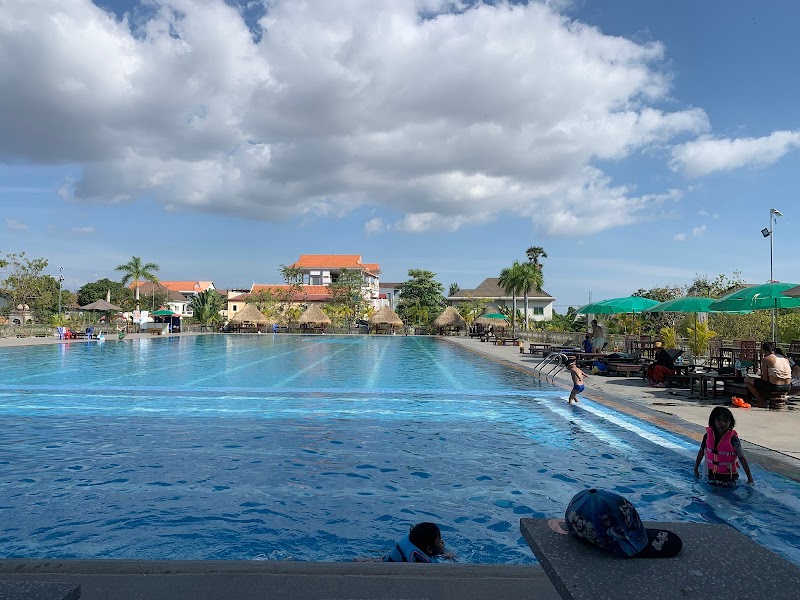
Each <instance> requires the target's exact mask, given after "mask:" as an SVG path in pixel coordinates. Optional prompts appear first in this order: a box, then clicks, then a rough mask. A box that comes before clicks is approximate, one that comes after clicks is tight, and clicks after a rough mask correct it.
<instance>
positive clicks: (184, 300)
mask: <svg viewBox="0 0 800 600" xmlns="http://www.w3.org/2000/svg"><path fill="white" fill-rule="evenodd" d="M137 286H138V288H139V296H140V297H141V296H153V290H154V289H155V292H156V295H161V296H167V303H166V306H165V308H168V309H170V310H171V311H173V312H176V313H178V314H180V315H182V316H184V317H191V316H192V308H191V302H192V298H193V297H195V296H199V295H200V293H201V292H204V291H206V290H213V289H214V282H212V281H158V282H157V283H155V284H154V283H151V282H150V281H134V282H133V283H131V284H130V286H129V287H130V288H131V289H132V290H135V289H136V287H137ZM142 308H143V309H145V310H146V308H147V307H142ZM150 308H153V307H150ZM155 308H159V307H155Z"/></svg>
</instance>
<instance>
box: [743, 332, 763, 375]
mask: <svg viewBox="0 0 800 600" xmlns="http://www.w3.org/2000/svg"><path fill="white" fill-rule="evenodd" d="M738 344H739V364H740V366H741V367H740V368H741V370H742V373H747V371H748V370H749V369H751V368H752V369H753V371H755V370H756V365H757V364H758V363H759V360H758V349H757V348H756V341H755V340H740V341H739V342H738Z"/></svg>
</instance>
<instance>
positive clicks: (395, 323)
mask: <svg viewBox="0 0 800 600" xmlns="http://www.w3.org/2000/svg"><path fill="white" fill-rule="evenodd" d="M369 322H370V324H371V325H391V326H392V327H401V326H402V325H403V321H402V320H401V319H400V317H398V316H397V313H396V312H394V311H393V310H392V309H391V308H389V307H388V306H382V307H381V308H380V309H379V310H378V312H376V313H375V314H374V315H372V316H371V317H370V318H369Z"/></svg>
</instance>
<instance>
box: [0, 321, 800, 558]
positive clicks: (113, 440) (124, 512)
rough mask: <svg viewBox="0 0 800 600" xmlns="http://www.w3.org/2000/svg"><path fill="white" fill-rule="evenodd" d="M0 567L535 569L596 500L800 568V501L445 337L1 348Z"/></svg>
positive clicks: (211, 339)
mask: <svg viewBox="0 0 800 600" xmlns="http://www.w3.org/2000/svg"><path fill="white" fill-rule="evenodd" d="M0 369H1V370H2V373H3V380H2V383H0V556H2V557H7V558H11V557H15V558H24V557H43V558H47V557H51V558H53V557H61V558H148V559H197V560H200V559H262V560H310V561H341V560H352V559H369V558H376V557H380V556H382V555H383V554H385V553H386V552H388V550H389V549H390V548H391V547H392V546H393V543H394V541H395V540H396V539H398V538H399V537H401V536H402V535H404V534H405V533H406V532H407V531H408V528H409V526H410V525H412V524H414V523H416V522H420V521H434V522H436V523H438V524H439V525H440V527H441V528H442V532H443V537H444V539H445V542H446V544H447V547H448V549H449V550H453V551H455V553H456V555H457V561H458V562H471V563H534V562H535V559H534V557H533V554H532V553H531V551H530V550H529V549H528V547H527V544H526V543H525V542H524V540H523V539H522V537H521V535H520V533H519V519H520V518H521V517H554V516H561V515H563V512H564V509H565V507H566V505H567V503H568V502H569V499H570V498H571V497H572V496H573V495H574V494H575V493H576V492H578V491H579V490H581V489H584V488H586V487H590V486H598V487H604V488H606V489H610V490H613V491H615V492H617V493H619V494H622V495H624V496H626V497H627V498H628V499H630V500H631V501H632V502H633V503H634V505H636V507H637V509H638V510H639V513H640V514H641V515H642V517H643V518H644V519H649V520H663V521H694V522H710V523H728V524H730V525H732V526H733V527H736V528H737V529H738V530H740V531H742V532H743V533H745V534H746V535H748V536H751V537H752V538H753V539H755V540H756V541H757V542H759V543H761V544H763V545H764V546H766V547H768V548H770V549H772V550H774V551H776V552H778V553H779V554H781V555H782V556H784V557H786V558H788V559H789V560H791V561H793V562H794V563H795V564H800V530H798V517H797V515H798V511H799V510H800V500H798V497H800V486H798V484H797V483H796V482H793V481H791V480H788V479H786V478H784V477H781V476H779V475H776V474H773V473H770V472H768V471H764V470H762V469H759V468H758V467H754V469H753V470H754V476H755V478H756V480H757V485H756V486H754V487H750V486H739V487H738V488H736V489H724V490H720V489H716V488H712V487H710V486H708V485H707V484H705V483H702V482H697V481H695V480H694V478H693V477H692V465H693V461H694V456H695V454H696V452H697V446H696V443H695V442H693V441H691V440H688V439H686V438H683V437H681V436H677V435H674V434H671V433H668V432H665V431H663V430H661V429H659V428H657V427H655V426H654V425H651V424H649V423H647V422H644V421H639V420H637V419H634V418H632V417H630V416H628V415H624V414H621V413H617V412H614V411H612V410H611V409H609V408H607V407H605V406H603V405H601V404H598V403H595V402H591V401H589V400H588V399H584V400H582V402H581V404H580V405H579V406H568V405H567V403H566V401H565V398H566V395H567V392H565V391H563V390H560V389H556V388H553V387H550V386H547V385H542V384H540V383H539V382H537V381H536V380H535V379H533V378H532V377H530V376H529V375H526V374H524V373H521V372H518V371H516V370H514V369H511V368H509V367H507V366H504V365H502V364H499V363H496V362H493V361H489V360H486V359H484V358H482V357H479V356H477V355H475V354H473V353H471V352H469V351H467V350H464V349H462V348H460V347H457V346H455V345H452V344H449V343H447V342H445V341H443V340H438V339H435V338H427V337H393V336H291V335H276V336H273V335H271V334H270V335H244V336H236V335H230V336H225V335H205V336H192V337H174V338H160V339H142V340H125V341H122V342H106V343H96V342H91V343H90V342H87V343H80V342H79V343H71V344H63V345H46V346H35V347H24V348H3V349H0Z"/></svg>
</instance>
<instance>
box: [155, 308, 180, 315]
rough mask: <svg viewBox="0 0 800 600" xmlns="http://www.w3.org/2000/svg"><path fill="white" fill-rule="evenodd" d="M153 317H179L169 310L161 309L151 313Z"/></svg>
mask: <svg viewBox="0 0 800 600" xmlns="http://www.w3.org/2000/svg"><path fill="white" fill-rule="evenodd" d="M150 316H151V317H177V316H178V313H176V312H173V311H171V310H169V309H168V308H159V309H158V310H156V311H153V312H151V313H150Z"/></svg>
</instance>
